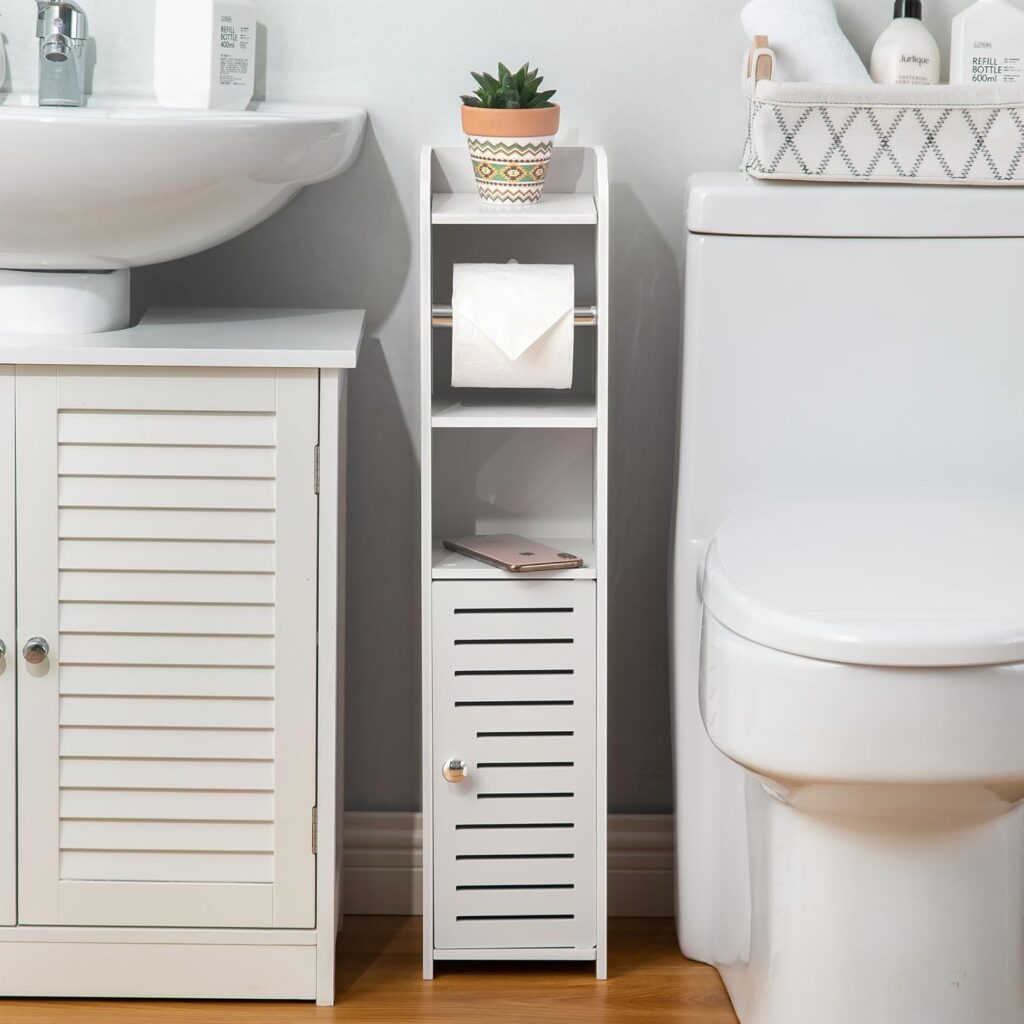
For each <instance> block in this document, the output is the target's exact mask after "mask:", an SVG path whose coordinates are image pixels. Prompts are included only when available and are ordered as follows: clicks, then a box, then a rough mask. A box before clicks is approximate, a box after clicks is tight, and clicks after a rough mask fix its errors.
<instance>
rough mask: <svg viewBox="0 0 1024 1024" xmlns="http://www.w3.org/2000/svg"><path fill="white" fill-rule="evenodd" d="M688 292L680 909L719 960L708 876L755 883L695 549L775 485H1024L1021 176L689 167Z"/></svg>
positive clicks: (679, 542) (703, 951)
mask: <svg viewBox="0 0 1024 1024" xmlns="http://www.w3.org/2000/svg"><path fill="white" fill-rule="evenodd" d="M685 294H686V309H685V341H684V349H685V355H684V371H683V417H682V443H681V448H680V457H681V465H680V473H679V487H680V496H679V512H678V518H677V527H676V551H675V600H674V609H673V616H674V675H675V679H674V691H673V692H674V716H675V737H676V747H675V750H676V803H677V807H676V811H677V814H676V821H677V830H678V842H677V851H678V856H679V858H680V862H679V886H678V889H677V892H678V908H677V909H678V922H679V930H680V939H681V944H682V947H683V950H684V952H685V953H687V955H689V956H692V957H694V958H696V959H703V960H708V961H713V962H716V963H720V964H723V963H724V964H728V963H731V962H736V961H739V960H742V959H745V942H746V935H747V931H748V929H747V921H746V919H745V918H744V917H743V916H742V915H741V916H739V917H737V916H736V914H735V912H734V911H728V910H726V908H724V907H721V906H718V905H716V900H715V897H714V893H715V892H716V891H717V892H721V891H723V889H724V885H725V884H727V885H728V886H729V887H731V888H732V889H733V891H736V890H737V889H740V890H743V889H745V887H746V885H747V881H746V879H747V863H746V833H745V815H744V800H743V791H742V786H743V781H742V775H741V773H740V770H739V769H737V768H735V766H733V765H731V764H730V763H729V762H727V761H726V760H725V759H724V757H722V756H721V755H720V754H719V753H718V752H717V751H716V750H715V749H714V747H712V745H711V743H710V741H709V740H708V739H707V737H706V734H705V732H704V728H703V725H702V723H701V721H700V711H699V706H698V669H699V666H698V657H699V639H700V637H699V634H700V599H699V596H698V593H697V575H698V570H699V567H700V564H701V560H702V558H703V554H704V550H705V548H706V545H707V543H708V541H709V540H710V538H711V537H712V536H713V535H714V533H715V530H716V529H717V527H718V525H719V524H720V523H721V522H722V520H723V519H724V518H725V516H727V515H728V514H729V513H730V512H732V511H733V510H734V509H736V508H738V507H741V506H742V505H743V504H744V503H746V502H749V501H751V500H754V499H758V498H763V497H766V496H779V495H837V494H839V495H842V494H970V495H978V494H1015V495H1018V496H1020V495H1021V494H1024V192H1021V191H1020V190H1017V189H998V188H988V189H971V188H960V187H922V186H883V185H825V184H786V183H778V182H772V183H766V182H754V181H752V180H750V179H748V178H746V177H745V176H742V175H734V174H721V175H700V176H697V177H695V178H693V179H692V180H691V183H690V191H689V204H688V247H687V265H686V291H685ZM1022 528H1024V524H1022ZM723 874H724V875H725V876H726V877H725V878H722V877H721V876H722V875H723ZM716 876H718V882H717V883H716V882H715V878H716ZM723 883H724V884H723Z"/></svg>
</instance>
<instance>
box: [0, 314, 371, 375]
mask: <svg viewBox="0 0 1024 1024" xmlns="http://www.w3.org/2000/svg"><path fill="white" fill-rule="evenodd" d="M365 319H366V314H365V313H364V312H363V310H361V309H340V310H339V309H153V310H150V311H149V312H148V313H147V314H146V315H145V316H144V317H143V318H142V320H141V322H140V323H139V325H138V326H137V327H129V328H127V329H126V330H123V331H111V332H110V333H108V334H70V335H48V336H45V337H42V336H39V335H29V334H0V363H16V364H25V365H34V366H53V365H62V366H222V367H237V368H244V367H274V368H307V369H334V370H352V369H355V366H356V363H357V361H358V358H359V347H360V344H361V343H362V338H363V326H364V322H365Z"/></svg>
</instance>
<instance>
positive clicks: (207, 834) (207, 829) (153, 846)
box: [32, 819, 274, 928]
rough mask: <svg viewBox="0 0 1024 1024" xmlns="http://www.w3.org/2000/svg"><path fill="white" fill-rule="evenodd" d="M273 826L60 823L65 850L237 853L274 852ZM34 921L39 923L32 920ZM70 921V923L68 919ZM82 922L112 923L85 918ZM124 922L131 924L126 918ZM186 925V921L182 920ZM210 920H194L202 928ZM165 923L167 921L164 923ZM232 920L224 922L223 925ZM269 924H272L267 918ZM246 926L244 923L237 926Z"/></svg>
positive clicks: (177, 822)
mask: <svg viewBox="0 0 1024 1024" xmlns="http://www.w3.org/2000/svg"><path fill="white" fill-rule="evenodd" d="M273 842H274V829H273V826H272V825H269V824H265V823H262V822H261V823H251V822H222V821H214V822H206V821H77V820H73V819H72V820H64V821H61V823H60V849H62V850H167V851H172V850H183V851H184V850H192V851H196V852H199V851H211V852H217V851H219V850H225V851H231V852H233V853H272V852H273V849H274V847H273ZM32 923H33V924H34V923H36V922H32ZM65 923H67V922H65ZM78 923H81V924H111V923H113V922H111V921H110V920H109V918H106V917H105V918H104V920H103V921H92V922H87V921H81V922H78ZM120 923H121V924H125V925H127V924H130V923H131V922H129V921H122V922H120ZM181 923H182V924H185V922H181ZM206 923H207V922H206V921H193V922H192V923H191V925H190V927H194V928H201V927H204V926H205V925H206ZM161 924H165V922H161ZM227 924H228V922H226V921H221V922H220V925H221V926H226V925H227ZM267 924H270V922H269V921H267ZM235 926H236V927H243V926H242V925H235Z"/></svg>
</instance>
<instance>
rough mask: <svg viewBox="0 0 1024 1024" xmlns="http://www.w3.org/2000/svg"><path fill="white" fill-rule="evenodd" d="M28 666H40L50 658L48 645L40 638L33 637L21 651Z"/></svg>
mask: <svg viewBox="0 0 1024 1024" xmlns="http://www.w3.org/2000/svg"><path fill="white" fill-rule="evenodd" d="M21 653H22V656H23V657H24V659H25V660H26V661H27V662H28V663H29V664H30V665H41V664H42V663H43V662H44V661H46V659H47V658H48V657H49V656H50V645H49V644H48V643H47V642H46V641H45V640H44V639H43V638H42V637H41V636H34V637H32V639H31V640H29V641H27V642H26V644H25V646H24V647H23V648H22V650H21Z"/></svg>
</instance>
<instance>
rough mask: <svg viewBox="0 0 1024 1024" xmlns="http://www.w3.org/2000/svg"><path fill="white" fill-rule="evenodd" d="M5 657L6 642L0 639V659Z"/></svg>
mask: <svg viewBox="0 0 1024 1024" xmlns="http://www.w3.org/2000/svg"><path fill="white" fill-rule="evenodd" d="M6 657H7V644H5V643H4V642H3V640H0V661H3V660H4V658H6Z"/></svg>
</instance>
